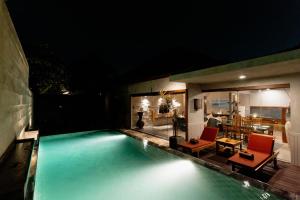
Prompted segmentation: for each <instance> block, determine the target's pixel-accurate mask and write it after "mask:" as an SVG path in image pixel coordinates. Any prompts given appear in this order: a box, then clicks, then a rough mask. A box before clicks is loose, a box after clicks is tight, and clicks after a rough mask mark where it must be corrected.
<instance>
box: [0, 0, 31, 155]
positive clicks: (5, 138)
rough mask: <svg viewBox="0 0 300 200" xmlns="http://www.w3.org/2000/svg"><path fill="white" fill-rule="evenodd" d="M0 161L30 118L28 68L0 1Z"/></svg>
mask: <svg viewBox="0 0 300 200" xmlns="http://www.w3.org/2000/svg"><path fill="white" fill-rule="evenodd" d="M0 27H1V28H0V157H1V156H2V155H3V153H4V152H5V151H6V149H7V148H8V146H9V145H10V144H11V143H12V142H13V141H14V139H15V138H16V136H17V135H18V134H20V133H21V132H22V130H24V129H25V127H26V126H27V125H28V123H29V119H30V115H31V92H30V90H29V89H28V76H29V69H28V64H27V61H26V58H25V55H24V53H23V50H22V47H21V44H20V42H19V39H18V36H17V34H16V31H15V29H14V26H13V24H12V21H11V19H10V16H9V13H8V10H7V7H6V5H5V3H4V1H3V0H0Z"/></svg>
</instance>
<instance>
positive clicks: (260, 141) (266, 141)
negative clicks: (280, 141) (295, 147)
mask: <svg viewBox="0 0 300 200" xmlns="http://www.w3.org/2000/svg"><path fill="white" fill-rule="evenodd" d="M274 142H275V138H274V137H273V136H270V135H263V134H256V133H252V134H250V135H249V141H248V147H247V150H246V151H247V153H249V154H253V156H254V157H253V160H250V159H246V158H243V157H241V156H240V154H239V153H236V154H235V155H233V156H232V157H230V158H229V159H228V162H229V163H231V164H232V171H234V170H235V168H236V167H238V168H245V169H248V170H251V171H258V170H259V169H262V168H263V167H264V166H265V165H266V164H267V163H269V162H271V161H273V162H274V166H273V167H274V168H277V155H278V154H279V152H276V153H275V152H274V151H273V148H274Z"/></svg>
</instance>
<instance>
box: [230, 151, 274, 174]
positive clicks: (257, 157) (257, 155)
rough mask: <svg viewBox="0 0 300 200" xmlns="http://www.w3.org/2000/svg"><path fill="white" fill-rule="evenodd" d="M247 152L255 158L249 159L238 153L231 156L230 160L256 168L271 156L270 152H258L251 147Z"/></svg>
mask: <svg viewBox="0 0 300 200" xmlns="http://www.w3.org/2000/svg"><path fill="white" fill-rule="evenodd" d="M247 152H248V153H251V154H253V155H254V159H253V160H248V159H246V158H243V157H240V155H239V154H238V153H236V154H234V155H233V156H231V157H230V158H229V159H228V161H230V162H233V163H236V164H239V165H243V166H246V167H249V168H253V169H255V168H257V167H258V166H259V165H261V164H262V163H263V162H264V161H265V160H266V159H268V158H269V157H270V155H269V154H268V153H262V152H257V151H253V150H250V149H247Z"/></svg>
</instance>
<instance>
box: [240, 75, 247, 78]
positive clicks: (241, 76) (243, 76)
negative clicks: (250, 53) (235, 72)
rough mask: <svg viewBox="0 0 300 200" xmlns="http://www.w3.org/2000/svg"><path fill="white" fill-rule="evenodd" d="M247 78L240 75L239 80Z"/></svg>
mask: <svg viewBox="0 0 300 200" xmlns="http://www.w3.org/2000/svg"><path fill="white" fill-rule="evenodd" d="M246 77H247V76H246V75H240V76H239V79H245V78H246Z"/></svg>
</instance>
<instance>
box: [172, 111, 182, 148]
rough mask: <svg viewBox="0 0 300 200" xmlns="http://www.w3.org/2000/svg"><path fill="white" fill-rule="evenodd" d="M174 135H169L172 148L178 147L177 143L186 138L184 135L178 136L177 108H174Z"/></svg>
mask: <svg viewBox="0 0 300 200" xmlns="http://www.w3.org/2000/svg"><path fill="white" fill-rule="evenodd" d="M172 122H173V136H171V137H169V145H170V147H171V148H172V149H177V144H179V143H180V142H182V141H183V140H184V138H183V137H181V136H178V134H177V133H178V114H177V109H174V110H173V119H172Z"/></svg>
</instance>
